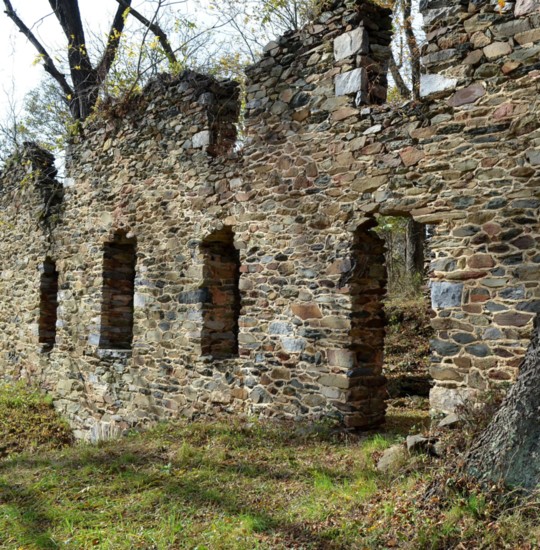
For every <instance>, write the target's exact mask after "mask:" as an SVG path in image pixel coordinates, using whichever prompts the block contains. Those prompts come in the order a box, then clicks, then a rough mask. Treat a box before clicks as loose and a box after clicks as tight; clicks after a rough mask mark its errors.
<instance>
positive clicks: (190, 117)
mask: <svg viewBox="0 0 540 550" xmlns="http://www.w3.org/2000/svg"><path fill="white" fill-rule="evenodd" d="M329 4H331V5H329V10H328V11H325V12H323V13H322V14H321V15H320V17H319V18H318V20H317V21H315V22H314V23H313V24H311V25H308V26H307V27H306V28H304V29H302V30H301V31H298V32H296V33H289V34H288V35H285V36H284V37H282V38H280V39H278V40H276V41H275V42H272V43H270V44H269V45H268V46H267V47H266V48H265V53H264V55H263V57H262V59H261V60H260V62H258V63H257V64H255V65H254V66H252V67H250V68H249V69H248V71H247V75H248V84H247V110H246V119H245V120H246V122H245V130H246V131H245V133H246V135H245V138H243V142H242V147H241V148H240V147H234V139H235V121H236V118H237V116H238V111H239V101H238V88H237V86H236V85H235V84H234V83H230V82H218V81H216V80H215V79H213V78H211V77H206V76H203V75H198V74H195V73H191V72H187V73H184V74H183V75H181V76H179V77H161V78H160V79H158V80H156V81H155V82H153V83H152V84H151V85H149V86H148V87H147V89H146V90H145V91H144V93H143V94H141V96H139V97H137V98H135V99H132V100H131V101H130V102H126V103H124V104H119V105H116V106H112V107H111V106H109V107H108V108H107V109H104V110H103V111H104V112H103V113H102V114H101V116H100V118H99V119H98V120H95V121H93V122H90V123H88V124H87V125H86V127H85V129H84V135H83V136H82V137H81V138H79V139H78V140H77V142H76V143H74V144H73V147H72V151H71V156H70V160H69V173H70V179H69V180H68V181H67V183H66V184H65V185H64V187H63V189H62V188H60V187H58V185H57V184H55V182H54V172H53V171H52V169H51V165H50V162H51V161H50V159H49V158H48V157H44V156H43V154H41V153H39V152H38V151H36V150H35V149H33V148H31V147H29V148H27V150H26V151H25V155H24V158H23V159H21V161H20V162H13V163H11V164H10V165H8V166H7V167H6V168H5V170H4V172H3V173H2V176H1V179H2V196H1V197H0V211H1V214H2V223H1V224H0V231H1V233H2V243H3V245H2V249H1V251H0V257H1V259H2V272H1V277H0V284H1V285H2V295H3V296H4V297H9V298H4V299H3V300H0V324H1V326H0V328H1V331H0V353H1V354H0V358H1V362H0V364H1V368H2V371H3V374H4V376H5V377H26V378H28V379H31V380H34V381H37V382H39V383H40V384H41V385H43V386H44V387H45V388H46V389H48V390H49V391H50V392H51V393H52V394H53V395H54V396H55V402H56V405H57V407H58V408H59V410H61V411H62V412H64V413H65V414H66V415H67V416H68V417H69V418H70V420H71V421H72V423H73V424H74V426H76V428H77V430H78V431H77V434H78V435H79V436H80V437H85V438H91V439H97V438H99V437H104V436H106V435H108V434H111V433H115V432H118V431H122V430H124V429H126V428H128V427H130V426H133V425H137V424H139V423H143V422H147V421H154V420H157V419H160V418H168V417H174V416H177V415H187V416H190V417H191V416H193V415H196V414H203V413H204V414H206V413H210V412H212V411H216V410H227V411H231V412H232V411H246V412H251V413H257V414H264V415H269V416H274V415H279V416H286V417H292V418H298V417H305V418H319V417H322V416H330V417H333V418H336V419H337V420H339V421H341V422H343V423H344V424H345V425H347V426H350V427H358V428H366V427H373V426H375V425H377V424H380V423H381V422H383V421H384V410H385V405H384V397H385V380H384V377H383V376H382V364H383V357H382V342H383V338H384V316H383V314H382V304H381V300H382V298H383V296H384V288H385V281H386V274H385V268H384V263H383V249H382V243H381V242H380V241H379V240H378V238H377V237H376V235H375V234H374V233H373V232H372V227H373V226H374V224H375V216H376V215H377V214H385V215H389V214H392V215H396V214H398V215H405V216H411V217H413V218H414V219H415V220H416V221H418V222H420V223H424V224H429V225H430V226H433V236H432V238H431V239H430V248H431V255H432V260H431V266H430V277H431V294H432V305H433V310H434V316H433V321H432V322H433V327H434V329H435V331H436V337H435V338H434V340H433V342H432V351H433V357H432V368H431V374H432V376H433V379H434V382H435V386H434V388H433V389H432V392H431V404H432V407H433V409H435V410H442V411H448V410H451V409H452V408H453V407H455V405H456V404H457V403H459V402H460V401H461V400H462V399H464V398H468V397H474V395H475V394H476V393H477V392H478V391H479V390H483V389H486V388H487V387H489V386H490V385H491V384H496V383H498V382H500V381H507V380H512V379H513V378H514V377H515V375H516V369H517V367H518V365H519V362H520V359H521V357H522V356H523V354H524V351H525V348H526V346H527V343H528V340H529V336H530V332H531V329H532V319H533V317H534V315H535V314H536V313H538V311H539V307H540V306H539V305H540V290H539V275H540V267H539V266H540V254H539V239H540V228H539V222H538V215H539V208H540V191H539V185H538V184H539V168H538V167H539V166H540V131H539V130H538V129H539V127H540V124H539V111H538V89H537V88H538V83H539V82H540V70H539V69H540V66H539V65H538V63H539V55H540V45H538V44H539V43H540V12H539V9H540V5H539V3H538V2H533V1H531V0H529V1H522V2H520V1H518V2H516V4H515V5H511V3H507V5H506V7H505V10H503V12H501V11H500V10H499V7H498V3H497V2H487V1H486V2H479V1H476V2H471V3H467V2H460V1H450V2H439V1H426V2H423V6H422V8H423V12H424V21H425V26H426V33H427V39H428V42H427V44H426V45H425V46H424V48H423V52H422V56H423V57H422V61H423V66H424V72H425V74H424V75H423V77H422V82H421V94H422V100H421V101H419V102H408V103H405V104H400V105H388V104H385V97H386V88H387V80H386V59H387V56H388V47H389V42H390V32H391V14H390V12H389V11H388V10H385V9H382V8H379V7H377V6H375V5H372V4H369V3H367V2H361V1H360V0H358V1H357V2H353V3H347V5H345V3H344V2H339V1H337V2H333V3H329ZM118 240H121V241H123V240H125V241H126V242H130V243H135V256H136V258H135V260H136V261H135V280H134V289H133V297H132V302H130V301H129V300H130V297H129V296H128V295H127V294H126V296H125V300H126V302H125V303H122V307H125V308H126V314H127V315H130V314H131V313H130V312H132V326H133V328H132V334H130V336H132V340H131V347H130V348H129V349H118V347H114V346H112V345H111V346H110V347H109V346H107V345H105V343H104V341H103V340H102V339H101V335H102V334H103V328H104V326H105V325H106V323H107V322H109V321H108V320H107V319H109V318H110V316H104V311H106V310H104V309H103V301H104V298H105V295H106V289H107V288H109V287H110V288H114V285H112V286H111V285H109V286H107V284H105V283H106V282H107V280H109V279H110V272H111V270H110V269H109V268H107V272H106V271H105V269H104V266H105V264H104V254H105V252H106V251H107V250H109V249H110V246H111V243H114V242H115V241H118ZM47 258H49V261H53V262H54V265H55V268H56V271H57V272H58V289H59V290H58V309H57V326H56V335H55V336H56V338H55V345H54V346H53V347H52V349H49V347H50V346H44V345H42V344H40V343H39V322H40V306H41V305H42V304H41V303H40V302H41V300H42V297H41V292H40V281H41V279H42V278H41V272H42V271H43V270H44V262H46V260H47ZM107 265H109V264H107ZM110 266H113V267H114V262H113V263H112V264H110ZM110 266H109V267H110ZM238 266H239V276H238V275H237V270H238ZM112 273H113V276H114V269H113V270H112ZM119 277H120V280H121V276H120V275H119ZM117 284H120V283H117ZM128 291H129V292H128V294H129V293H130V292H131V290H129V289H128ZM121 298H122V299H123V295H122V296H121ZM131 303H132V305H131ZM238 309H240V310H239V312H238ZM105 317H107V319H106V318H105ZM109 320H110V319H109ZM100 342H101V343H100ZM120 347H126V346H120Z"/></svg>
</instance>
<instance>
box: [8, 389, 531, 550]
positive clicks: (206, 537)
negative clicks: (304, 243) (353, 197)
mask: <svg viewBox="0 0 540 550" xmlns="http://www.w3.org/2000/svg"><path fill="white" fill-rule="evenodd" d="M33 399H38V398H37V397H34V398H33ZM19 412H21V411H19ZM19 412H16V413H15V414H12V422H13V423H17V422H18V421H19V420H20V417H21V414H19ZM1 414H2V411H1V409H0V416H1ZM22 416H24V411H22ZM53 422H54V421H53ZM425 422H426V414H425V413H423V412H418V411H414V410H409V411H402V412H401V413H400V414H396V413H395V412H392V411H391V413H390V422H389V426H390V427H391V429H390V430H388V431H386V432H385V433H382V434H369V435H363V436H355V435H351V434H344V433H339V432H335V431H332V430H331V429H330V428H329V427H326V426H323V425H319V426H307V425H293V424H275V423H271V422H268V421H266V422H259V421H248V420H245V419H244V420H234V421H233V420H230V419H225V418H223V419H216V420H214V421H206V422H202V421H200V422H193V423H179V424H168V425H159V426H157V427H155V428H154V429H152V430H150V431H148V432H146V433H144V434H133V435H132V436H130V437H127V438H125V439H123V440H121V441H115V442H108V443H103V444H100V445H94V446H90V445H77V446H72V447H65V448H63V449H59V450H43V451H39V452H33V453H23V454H12V455H11V456H9V457H6V458H4V459H3V460H2V461H0V547H1V548H13V549H21V548H24V549H33V548H38V549H39V548H69V549H71V548H73V549H82V548H98V549H128V548H129V549H132V548H141V549H154V548H155V549H175V548H189V549H198V550H202V549H209V550H214V549H235V550H236V549H238V550H241V549H256V548H260V549H306V550H308V549H338V548H347V549H355V548H357V549H365V548H377V549H379V548H411V549H413V548H414V549H417V548H457V547H458V544H461V546H459V548H467V549H472V548H490V549H491V548H527V547H529V548H533V547H537V546H534V544H536V543H538V541H539V540H540V533H539V530H538V527H537V526H536V527H535V526H534V523H533V520H534V516H531V517H529V516H530V512H529V511H528V510H527V509H526V507H525V508H524V507H519V508H517V509H514V510H510V511H508V512H501V511H500V510H498V509H497V508H496V507H495V506H494V504H493V502H491V501H490V500H489V498H488V497H484V496H482V494H481V493H479V492H478V491H477V489H475V488H474V487H469V486H467V485H466V484H463V483H461V482H458V481H453V482H452V483H450V484H449V482H448V481H447V480H446V479H445V478H444V479H443V478H442V477H441V476H442V475H443V474H442V470H441V466H440V463H439V462H438V461H436V460H434V459H429V458H427V457H413V458H408V459H406V460H405V461H404V462H403V464H402V466H401V468H399V470H398V471H397V472H395V473H393V474H382V473H380V472H378V471H377V469H376V467H375V464H376V460H377V458H378V457H379V456H380V455H381V453H382V451H383V450H384V449H385V448H387V447H388V446H389V445H390V444H392V443H395V442H396V441H400V440H402V438H403V435H404V433H406V432H407V431H408V430H409V429H410V427H411V426H412V425H416V426H421V425H422V424H425ZM3 429H4V430H5V426H4V428H3ZM0 435H1V434H0ZM53 439H54V438H53V437H51V440H50V441H49V442H48V447H51V446H56V444H57V445H58V446H62V445H63V444H64V443H65V440H64V438H63V436H62V437H60V438H59V439H58V440H57V441H56V444H53V443H54V442H53ZM29 446H30V447H32V446H33V447H35V445H29ZM535 541H536V542H535Z"/></svg>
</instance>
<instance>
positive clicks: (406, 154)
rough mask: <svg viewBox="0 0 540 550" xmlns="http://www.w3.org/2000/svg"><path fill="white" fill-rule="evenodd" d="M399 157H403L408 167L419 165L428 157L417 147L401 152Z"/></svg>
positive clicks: (407, 148)
mask: <svg viewBox="0 0 540 550" xmlns="http://www.w3.org/2000/svg"><path fill="white" fill-rule="evenodd" d="M399 156H400V157H401V160H402V161H403V164H404V165H405V166H407V167H408V166H414V165H415V164H418V163H419V162H420V161H421V160H422V159H423V158H424V157H425V156H426V154H425V153H424V151H420V150H419V149H416V148H415V147H406V148H405V149H403V150H402V151H400V152H399Z"/></svg>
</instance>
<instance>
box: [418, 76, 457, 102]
mask: <svg viewBox="0 0 540 550" xmlns="http://www.w3.org/2000/svg"><path fill="white" fill-rule="evenodd" d="M457 82H458V81H457V78H448V77H446V76H442V75H439V74H423V75H421V76H420V96H421V97H429V96H432V95H436V94H440V93H443V92H450V91H452V90H455V88H456V86H457Z"/></svg>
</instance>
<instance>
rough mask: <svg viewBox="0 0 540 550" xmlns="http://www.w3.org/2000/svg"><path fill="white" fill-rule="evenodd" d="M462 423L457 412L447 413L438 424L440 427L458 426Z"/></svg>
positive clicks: (451, 427)
mask: <svg viewBox="0 0 540 550" xmlns="http://www.w3.org/2000/svg"><path fill="white" fill-rule="evenodd" d="M460 425H461V420H460V418H459V416H458V415H457V414H456V413H450V414H448V415H446V416H445V417H444V418H443V419H442V420H441V421H440V422H439V424H438V427H439V428H450V429H453V428H458V427H459V426H460Z"/></svg>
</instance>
